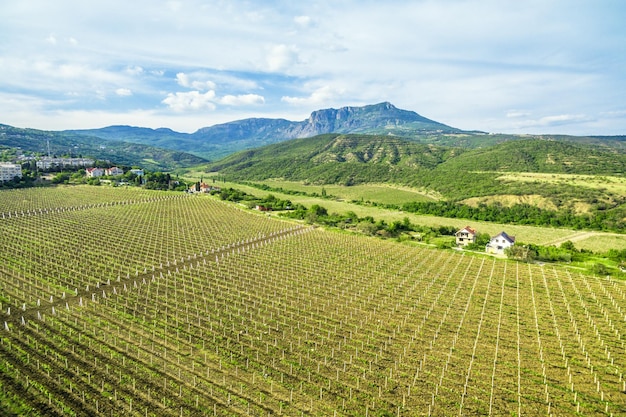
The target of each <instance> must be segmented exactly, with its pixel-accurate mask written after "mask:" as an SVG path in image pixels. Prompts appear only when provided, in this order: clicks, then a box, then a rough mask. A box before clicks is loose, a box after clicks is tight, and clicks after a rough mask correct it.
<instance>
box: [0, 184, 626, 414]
mask: <svg viewBox="0 0 626 417" xmlns="http://www.w3.org/2000/svg"><path fill="white" fill-rule="evenodd" d="M0 212H1V213H2V215H0V231H1V235H2V240H1V241H0V303H1V306H0V307H1V308H0V315H1V317H2V322H1V324H2V328H1V329H0V342H1V343H0V414H11V413H13V414H18V415H46V416H47V415H75V416H82V415H97V414H102V415H129V416H131V415H136V416H145V415H150V416H202V415H206V416H213V415H216V416H235V415H256V416H268V415H289V416H300V415H320V416H332V415H352V416H372V417H373V416H385V415H388V416H415V415H433V416H444V415H445V416H449V415H581V416H582V415H585V416H589V415H606V416H610V415H614V416H618V415H624V414H625V413H626V401H625V400H624V398H625V396H626V394H624V391H625V390H626V381H625V379H624V372H625V371H626V346H625V345H624V337H625V336H626V283H624V282H623V281H619V280H614V279H612V278H611V277H605V276H602V277H600V276H589V275H582V274H579V273H574V272H572V271H569V270H565V269H558V268H555V267H552V266H544V267H541V266H537V265H530V264H521V263H515V262H509V261H505V260H501V259H492V258H488V257H484V256H482V257H474V256H471V255H468V254H465V253H463V252H454V251H438V250H435V249H431V248H428V247H426V246H418V247H416V246H408V245H401V244H398V243H394V242H390V241H383V240H379V239H374V238H368V237H361V236H353V235H348V234H342V233H334V232H329V231H324V230H321V229H316V228H313V227H309V226H304V225H300V224H296V223H290V222H285V221H280V220H277V219H275V218H270V217H267V216H264V215H260V214H254V213H251V212H248V211H245V210H242V209H240V208H238V207H236V206H234V205H229V204H226V203H222V202H220V201H218V200H216V199H213V198H211V197H208V196H189V195H183V194H174V193H166V192H156V191H143V190H136V189H115V188H104V187H103V188H99V187H66V188H56V189H41V190H39V189H29V190H17V191H11V192H3V193H2V194H0Z"/></svg>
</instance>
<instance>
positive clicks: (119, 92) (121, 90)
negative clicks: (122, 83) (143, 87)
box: [115, 88, 133, 97]
mask: <svg viewBox="0 0 626 417" xmlns="http://www.w3.org/2000/svg"><path fill="white" fill-rule="evenodd" d="M115 94H117V95H118V96H120V97H127V96H132V95H133V92H132V91H130V90H129V89H128V88H118V89H117V90H115Z"/></svg>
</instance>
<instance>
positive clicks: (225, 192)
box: [211, 188, 293, 210]
mask: <svg viewBox="0 0 626 417" xmlns="http://www.w3.org/2000/svg"><path fill="white" fill-rule="evenodd" d="M211 194H213V195H218V196H219V198H220V199H222V200H224V201H232V202H235V203H242V204H244V205H246V206H247V207H248V208H254V207H256V206H262V207H263V208H264V209H266V210H293V205H292V203H291V201H290V200H283V199H280V198H277V197H276V196H274V195H272V194H269V195H268V196H266V197H262V198H259V197H255V196H253V195H251V194H248V193H246V192H244V191H241V190H238V189H235V188H224V189H221V190H220V191H211Z"/></svg>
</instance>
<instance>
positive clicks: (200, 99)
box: [162, 90, 215, 112]
mask: <svg viewBox="0 0 626 417" xmlns="http://www.w3.org/2000/svg"><path fill="white" fill-rule="evenodd" d="M214 101H215V91H213V90H209V91H207V92H206V93H201V92H199V91H189V92H184V93H183V92H177V93H169V94H168V95H167V97H166V98H165V99H163V101H162V103H163V104H167V106H168V107H169V108H170V109H172V110H174V111H177V112H182V111H185V110H204V109H208V110H215V104H214V103H213V102H214Z"/></svg>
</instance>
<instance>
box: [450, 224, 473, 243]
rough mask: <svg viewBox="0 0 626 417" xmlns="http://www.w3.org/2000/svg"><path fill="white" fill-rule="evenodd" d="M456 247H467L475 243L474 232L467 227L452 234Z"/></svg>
mask: <svg viewBox="0 0 626 417" xmlns="http://www.w3.org/2000/svg"><path fill="white" fill-rule="evenodd" d="M454 236H455V237H456V244H457V246H467V245H469V244H470V243H475V242H476V230H474V229H472V228H471V227H469V226H465V227H464V228H463V229H461V230H459V231H458V232H456V233H455V234H454Z"/></svg>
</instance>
